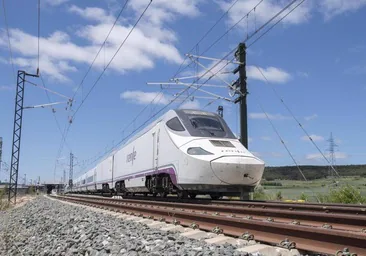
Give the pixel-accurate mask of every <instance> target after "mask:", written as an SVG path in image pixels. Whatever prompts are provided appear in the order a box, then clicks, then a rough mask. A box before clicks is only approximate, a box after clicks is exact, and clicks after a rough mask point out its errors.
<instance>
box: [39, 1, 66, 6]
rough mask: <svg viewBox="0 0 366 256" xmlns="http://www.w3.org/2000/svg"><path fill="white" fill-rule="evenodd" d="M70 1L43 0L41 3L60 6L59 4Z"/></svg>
mask: <svg viewBox="0 0 366 256" xmlns="http://www.w3.org/2000/svg"><path fill="white" fill-rule="evenodd" d="M68 1H70V0H43V1H41V3H45V4H47V5H51V6H58V5H61V4H64V3H66V2H68Z"/></svg>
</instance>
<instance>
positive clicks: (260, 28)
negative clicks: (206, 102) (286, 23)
mask: <svg viewBox="0 0 366 256" xmlns="http://www.w3.org/2000/svg"><path fill="white" fill-rule="evenodd" d="M296 1H297V0H292V1H291V2H290V3H289V4H287V5H286V6H285V7H284V8H282V9H281V10H280V11H279V12H278V13H277V14H275V15H274V16H272V18H270V19H269V20H268V21H267V22H265V23H264V24H263V25H262V26H260V27H259V28H258V29H256V30H255V31H254V32H253V33H252V34H251V35H247V38H246V39H245V40H244V41H243V43H246V42H247V41H249V40H250V39H252V38H253V37H254V36H255V35H257V34H258V33H259V32H260V31H261V30H262V29H263V28H265V27H266V26H267V25H268V24H269V23H271V22H272V21H273V20H274V19H276V18H277V17H278V16H280V15H281V14H282V13H283V12H284V11H285V10H287V9H288V8H289V7H290V6H291V5H292V4H294V3H295V2H296ZM304 1H305V0H302V1H301V2H300V3H299V4H298V5H296V6H295V7H294V8H293V9H291V10H290V11H289V12H288V13H287V14H286V15H285V16H283V17H281V18H280V19H279V20H278V21H277V22H276V24H278V23H279V22H280V21H282V20H283V19H284V18H285V17H287V16H288V15H289V14H290V13H291V12H293V11H294V10H295V9H296V8H297V7H299V6H300V4H302V3H303V2H304ZM273 28H274V26H271V28H270V30H271V29H273ZM268 31H269V30H267V31H266V33H267V32H268ZM261 37H262V36H260V38H261ZM255 41H258V40H255ZM251 45H253V44H250V46H251ZM247 48H248V47H247ZM235 50H236V48H233V49H232V50H231V51H230V52H229V53H228V54H226V55H225V56H224V57H223V58H222V59H221V60H220V61H218V62H217V63H216V64H215V65H214V66H213V67H211V68H210V70H212V69H213V68H215V67H216V66H217V65H218V64H219V63H220V62H221V61H222V60H225V59H226V58H227V57H228V56H229V55H231V54H233V53H234V52H235ZM234 60H235V57H233V58H232V59H231V61H228V62H227V63H226V64H225V65H224V66H223V67H222V68H221V69H220V70H219V72H221V71H222V70H223V69H224V68H225V67H226V66H227V65H228V64H229V63H231V62H232V61H234ZM210 70H209V71H210ZM210 72H211V71H210ZM219 72H216V74H218V73H219ZM207 73H208V72H206V73H205V74H207ZM195 82H197V80H196V81H194V82H193V83H195ZM193 83H192V85H193ZM187 98H188V97H187ZM181 104H183V102H182V103H181Z"/></svg>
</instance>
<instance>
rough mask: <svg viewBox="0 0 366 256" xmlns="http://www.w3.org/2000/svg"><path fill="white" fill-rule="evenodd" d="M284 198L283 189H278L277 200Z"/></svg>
mask: <svg viewBox="0 0 366 256" xmlns="http://www.w3.org/2000/svg"><path fill="white" fill-rule="evenodd" d="M282 199H283V197H282V193H281V191H277V193H276V200H282Z"/></svg>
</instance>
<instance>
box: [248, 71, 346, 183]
mask: <svg viewBox="0 0 366 256" xmlns="http://www.w3.org/2000/svg"><path fill="white" fill-rule="evenodd" d="M255 67H256V68H257V69H258V71H259V72H260V74H261V75H262V76H263V78H264V79H265V80H266V83H267V84H270V83H269V81H268V79H267V77H266V76H265V75H264V74H263V72H262V70H261V69H260V68H259V67H258V66H256V65H255ZM270 87H271V89H272V91H273V92H274V94H275V95H276V97H277V98H278V99H279V100H280V102H281V103H282V104H283V105H284V107H285V108H286V109H287V111H288V112H289V113H290V115H291V116H292V118H293V119H294V120H295V121H296V123H297V124H298V125H299V127H300V128H301V130H302V131H303V132H304V133H305V134H306V136H307V137H308V138H309V140H310V141H311V143H312V144H313V145H314V146H315V147H316V149H317V150H318V151H319V153H320V154H321V155H322V157H323V158H324V159H325V161H326V162H327V163H328V164H329V166H330V168H331V169H332V170H333V171H334V173H335V174H337V176H338V177H340V175H339V173H338V172H337V170H336V169H335V168H334V166H333V165H332V164H331V163H330V162H329V160H328V158H326V157H325V155H324V153H323V152H322V151H321V149H320V148H319V147H318V145H317V144H316V143H315V141H314V140H313V139H312V138H311V136H310V135H309V133H308V132H307V131H306V130H305V128H304V126H303V125H302V124H301V123H300V121H299V120H298V119H297V118H296V116H295V115H294V113H293V112H292V110H291V109H290V108H289V107H288V106H287V104H286V103H285V101H284V100H283V98H282V97H281V96H280V95H279V94H278V92H277V90H276V89H275V88H274V87H273V86H270Z"/></svg>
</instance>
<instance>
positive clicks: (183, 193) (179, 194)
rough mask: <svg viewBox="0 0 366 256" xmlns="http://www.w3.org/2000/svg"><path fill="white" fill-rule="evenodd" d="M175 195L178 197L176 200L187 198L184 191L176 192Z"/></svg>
mask: <svg viewBox="0 0 366 256" xmlns="http://www.w3.org/2000/svg"><path fill="white" fill-rule="evenodd" d="M177 195H178V198H180V199H184V198H187V192H186V191H178V192H177Z"/></svg>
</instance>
